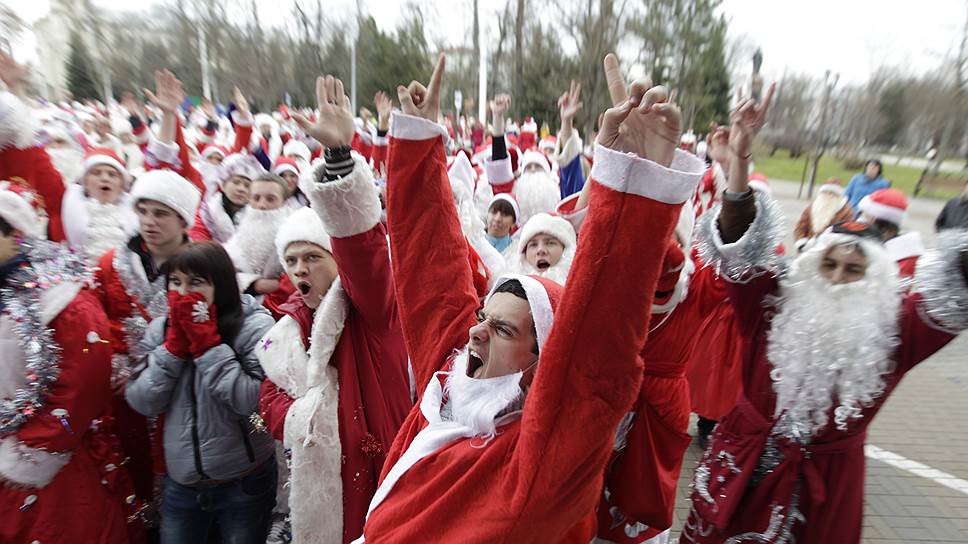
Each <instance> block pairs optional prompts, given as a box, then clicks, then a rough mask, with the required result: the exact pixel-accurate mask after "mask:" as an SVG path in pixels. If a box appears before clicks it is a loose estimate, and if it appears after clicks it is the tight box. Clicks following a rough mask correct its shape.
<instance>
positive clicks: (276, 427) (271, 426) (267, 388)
mask: <svg viewBox="0 0 968 544" xmlns="http://www.w3.org/2000/svg"><path fill="white" fill-rule="evenodd" d="M292 403H293V400H292V397H290V396H289V395H288V394H286V392H285V391H283V390H282V389H279V387H277V386H276V384H274V383H272V380H268V379H267V380H264V381H263V382H262V389H260V391H259V415H261V416H262V421H264V422H265V424H266V429H267V430H268V431H269V434H270V435H272V438H275V439H276V440H282V439H283V431H284V429H285V428H286V414H288V413H289V407H290V406H292Z"/></svg>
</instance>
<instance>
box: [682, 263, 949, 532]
mask: <svg viewBox="0 0 968 544" xmlns="http://www.w3.org/2000/svg"><path fill="white" fill-rule="evenodd" d="M948 279H949V280H950V281H952V282H956V281H964V280H963V278H948ZM962 289H964V287H962ZM776 293H777V278H776V277H775V276H773V275H771V274H765V275H761V276H759V277H757V278H755V279H752V280H750V281H748V282H747V283H729V296H730V300H731V302H732V304H733V307H734V308H735V311H736V316H737V318H738V321H739V324H740V333H741V334H742V336H743V337H744V338H747V339H748V342H746V347H745V352H744V353H745V357H744V361H743V395H742V397H741V398H740V400H739V402H738V404H737V405H736V407H735V408H734V409H733V410H732V411H731V412H730V413H729V415H727V416H726V418H725V419H723V420H722V421H721V422H720V423H719V426H718V427H717V428H716V432H715V433H714V434H713V437H712V442H711V443H710V445H709V448H708V449H707V450H706V454H705V455H704V456H703V459H702V461H701V462H700V465H699V468H698V469H697V477H696V482H695V487H694V491H693V494H692V508H693V509H692V510H691V511H690V515H689V519H688V520H687V522H686V524H685V527H684V533H683V534H684V538H687V539H688V540H689V541H690V542H695V543H699V544H702V543H713V542H716V543H718V542H723V541H724V540H725V539H728V538H729V537H731V536H733V535H740V534H746V536H747V539H748V540H752V539H753V538H754V537H752V536H749V535H751V534H755V535H758V536H759V538H760V540H759V541H761V542H769V543H773V542H786V541H787V539H788V538H789V537H791V536H792V537H793V538H795V539H796V542H837V543H844V544H849V543H851V542H860V537H861V526H862V520H863V508H864V478H863V475H864V465H865V460H864V441H865V439H866V437H867V427H868V426H869V425H870V423H871V422H872V421H873V419H874V416H875V415H877V412H878V411H879V410H880V408H881V406H883V405H884V402H885V401H886V400H887V398H888V397H889V396H890V394H891V393H892V392H893V390H894V388H895V387H896V386H897V384H898V383H899V382H900V380H901V378H902V377H903V376H904V375H905V374H906V373H907V372H908V371H909V370H911V369H912V368H913V367H914V366H915V365H917V364H918V363H919V362H921V361H923V360H924V359H926V358H927V357H929V356H930V355H932V354H933V353H934V352H936V351H937V350H939V349H940V348H942V347H943V346H944V345H945V344H947V343H948V342H949V341H951V339H952V338H954V336H953V335H952V334H951V333H949V332H945V331H944V330H942V329H941V327H940V326H939V325H938V324H936V323H933V322H930V323H929V322H926V321H925V319H926V318H925V317H922V314H923V310H922V309H921V308H919V305H921V304H922V296H921V294H920V293H919V294H913V295H911V294H909V295H907V296H906V297H905V299H904V301H903V303H902V306H901V310H900V314H899V316H898V319H899V323H900V326H899V331H898V332H899V339H900V344H899V346H898V348H897V350H896V351H895V353H894V355H893V358H894V360H895V362H896V366H895V369H894V371H893V372H892V373H891V374H890V375H888V376H886V387H885V390H884V393H883V394H882V395H881V396H880V397H878V398H877V399H876V400H875V401H874V403H873V404H872V405H871V406H868V407H866V408H865V409H864V410H863V412H862V416H861V418H860V419H856V420H852V421H851V422H850V423H849V424H848V428H847V430H846V431H840V430H838V429H837V428H836V426H834V425H830V426H829V427H828V428H827V429H826V430H824V431H822V432H821V433H820V434H819V435H817V436H815V437H814V438H812V439H811V440H812V442H811V444H810V445H807V446H804V447H801V446H799V445H798V444H795V443H791V442H788V441H786V439H783V438H780V437H771V429H772V427H773V425H774V423H775V419H774V417H773V414H774V411H775V407H776V393H775V392H774V390H773V381H772V379H771V378H770V371H771V370H772V368H773V367H772V365H771V364H770V362H769V360H768V359H767V355H766V352H767V338H768V334H769V331H770V321H769V318H770V316H771V314H772V311H773V310H772V309H771V308H765V307H764V305H763V300H764V298H765V297H767V296H768V295H775V294H776ZM831 421H833V418H832V417H831ZM753 478H757V480H758V483H757V484H756V485H751V484H750V482H751V480H752V479H753ZM790 541H792V539H790Z"/></svg>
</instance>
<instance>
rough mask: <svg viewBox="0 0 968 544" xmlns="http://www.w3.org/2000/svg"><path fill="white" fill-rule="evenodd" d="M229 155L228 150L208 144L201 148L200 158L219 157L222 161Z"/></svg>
mask: <svg viewBox="0 0 968 544" xmlns="http://www.w3.org/2000/svg"><path fill="white" fill-rule="evenodd" d="M228 154H229V152H228V150H227V149H225V148H224V147H222V146H220V145H215V144H208V145H206V146H205V147H204V148H202V158H203V159H208V158H209V157H211V156H212V155H221V156H222V158H223V159H224V158H225V157H227V156H228Z"/></svg>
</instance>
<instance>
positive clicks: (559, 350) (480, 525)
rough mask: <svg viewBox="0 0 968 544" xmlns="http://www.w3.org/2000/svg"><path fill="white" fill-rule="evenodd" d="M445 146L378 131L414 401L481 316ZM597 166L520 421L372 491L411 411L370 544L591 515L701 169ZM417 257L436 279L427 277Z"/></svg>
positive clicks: (539, 538)
mask: <svg viewBox="0 0 968 544" xmlns="http://www.w3.org/2000/svg"><path fill="white" fill-rule="evenodd" d="M444 134H445V132H444V129H443V128H442V127H440V126H438V125H436V124H433V123H430V122H427V121H424V120H421V119H416V118H413V117H408V116H402V115H396V117H395V119H394V121H393V124H392V128H391V136H392V139H391V143H390V178H391V179H392V181H391V182H390V184H389V187H390V192H389V195H388V197H389V201H388V212H389V213H388V217H389V221H390V237H391V238H390V240H391V250H392V251H393V266H394V280H395V282H396V286H397V297H398V304H399V306H400V310H401V317H402V322H403V329H404V336H405V338H406V340H407V346H408V348H409V349H408V352H409V353H410V356H411V362H412V365H413V369H414V375H415V382H416V383H417V384H419V385H418V387H419V389H420V390H421V392H422V393H421V400H423V399H424V393H423V391H424V388H425V387H427V384H429V383H430V382H431V380H435V379H438V378H436V377H434V375H433V374H434V373H435V372H436V371H438V370H440V369H441V368H443V367H445V366H446V365H447V364H448V361H449V359H450V357H451V354H452V353H453V351H454V350H455V349H456V348H460V347H462V346H464V345H465V344H466V342H467V338H468V332H467V331H468V330H469V329H470V328H471V327H472V326H474V324H475V323H476V319H475V312H476V310H477V308H478V307H479V303H478V299H477V295H476V293H475V292H474V288H473V282H472V280H471V274H470V270H469V269H468V267H467V265H466V262H467V256H466V244H464V243H463V241H462V234H461V230H460V226H459V222H458V219H457V215H456V210H455V209H454V206H453V200H452V197H451V192H450V185H449V182H448V178H447V172H446V168H447V166H446V164H447V163H446V159H445V156H444V148H443V143H442V138H441V136H443V135H444ZM597 153H598V159H597V160H596V163H595V164H596V170H595V171H593V173H592V178H593V179H594V180H595V181H594V182H593V183H594V185H593V186H592V189H591V190H592V199H593V200H594V202H595V206H594V207H593V209H592V210H591V211H590V212H589V217H588V220H587V221H586V223H585V224H584V227H583V232H582V236H583V238H582V244H583V245H582V250H581V251H580V252H579V254H578V257H576V259H575V263H574V265H573V267H572V269H571V273H570V275H569V287H568V289H567V290H566V291H565V294H564V297H563V299H562V301H561V303H560V305H559V307H558V310H557V315H556V317H555V325H554V327H553V329H552V331H551V335H550V336H549V338H548V340H547V342H546V343H545V345H544V347H543V348H542V351H541V363H540V364H539V367H538V368H539V369H538V372H537V374H536V377H535V380H534V383H533V384H532V386H531V388H530V392H529V394H528V399H527V401H526V403H525V407H524V410H523V416H522V417H521V418H520V419H515V420H514V421H512V422H510V423H507V424H506V425H504V426H502V427H500V430H499V432H498V434H497V436H495V437H494V439H493V440H491V441H490V442H489V443H487V444H486V445H483V444H481V443H480V440H474V439H469V438H457V439H455V440H453V441H451V442H448V443H443V444H441V445H440V447H439V448H437V449H435V450H433V449H432V448H431V449H432V450H433V451H428V452H425V453H426V455H425V456H423V457H422V458H421V459H419V460H418V461H416V462H415V463H413V464H412V465H410V466H409V468H408V469H407V470H405V471H404V472H402V475H399V478H398V479H396V481H395V482H394V483H393V484H392V485H391V487H390V488H389V489H385V488H384V487H383V486H387V485H388V482H387V481H386V478H387V474H389V468H390V467H394V465H395V464H396V463H398V462H401V460H402V459H403V456H404V455H405V454H407V459H405V460H403V461H402V462H403V463H404V464H405V465H406V464H409V462H410V461H411V456H412V455H413V454H414V453H415V452H411V450H410V448H411V445H412V444H413V443H414V440H415V438H416V437H417V436H418V434H420V433H421V431H422V430H423V429H424V428H425V427H427V426H428V419H427V418H426V417H425V415H424V413H423V412H421V409H420V407H416V408H415V409H414V410H413V411H411V413H410V415H409V416H408V417H407V420H406V422H405V423H404V426H403V427H402V428H401V431H400V433H399V434H398V435H397V439H396V440H395V441H394V444H393V447H392V449H391V451H390V454H389V456H388V458H387V463H386V467H387V468H386V469H385V474H384V476H383V478H384V481H382V482H381V490H378V492H377V496H376V497H380V496H381V492H382V493H383V500H382V502H380V503H379V504H375V505H371V509H372V510H371V512H370V514H369V517H368V520H367V524H366V527H365V531H364V535H365V538H366V540H367V541H370V542H381V543H387V542H389V543H392V542H408V543H409V542H462V543H474V542H496V541H501V542H515V543H527V542H542V543H547V542H560V541H562V540H563V539H564V538H566V534H567V533H568V532H569V530H571V529H572V528H574V527H575V524H576V523H578V522H579V521H580V520H582V519H587V517H588V516H589V513H590V512H592V511H593V510H594V507H595V504H596V502H597V500H598V496H599V493H600V489H601V478H602V476H601V475H602V471H603V470H604V468H605V464H606V462H607V460H608V457H609V454H610V452H611V449H612V443H613V435H614V429H615V426H616V425H617V424H618V422H619V420H620V419H621V418H622V416H623V415H624V414H625V413H626V412H628V410H629V408H630V407H631V406H632V403H633V401H634V399H635V395H636V393H637V392H638V389H639V385H640V383H641V379H642V362H641V360H640V358H639V357H638V354H639V351H640V350H641V348H642V346H643V345H644V342H645V337H646V332H647V327H646V325H647V323H648V320H649V312H648V308H649V307H650V305H651V303H652V297H653V295H654V291H655V286H656V282H657V279H658V275H659V270H658V263H660V262H661V261H662V254H663V252H664V247H665V245H664V243H662V242H663V241H664V240H667V239H668V237H669V236H670V234H671V232H672V227H673V224H674V223H675V221H676V217H677V215H678V210H679V207H680V204H681V203H682V202H683V201H684V200H686V198H687V197H688V196H689V195H690V194H691V193H692V191H693V190H694V188H695V183H696V182H697V181H698V179H699V175H700V174H701V167H700V166H699V165H698V164H695V163H696V162H698V161H695V162H692V161H690V160H689V159H688V158H686V157H684V156H682V155H677V158H676V161H674V163H673V168H672V169H666V168H662V167H660V166H658V165H656V164H654V163H651V162H648V161H645V160H642V159H638V158H634V157H632V156H631V155H626V154H622V153H617V152H614V151H611V150H608V149H605V148H601V147H599V149H598V151H597ZM684 170H685V171H684ZM658 199H662V200H664V202H663V201H660V200H658ZM415 201H421V202H423V203H424V204H425V206H426V208H429V209H431V210H433V211H434V213H425V209H424V207H423V206H421V207H416V206H413V205H412V203H413V202H415ZM667 202H668V203H667ZM628 233H635V235H634V236H630V235H627V234H628ZM428 258H430V259H431V260H432V262H433V263H434V266H432V267H428V266H426V263H427V259H428ZM632 263H637V264H636V265H635V266H633V265H632ZM642 263H656V265H655V266H645V265H644V264H642ZM428 285H431V286H432V285H445V286H447V288H446V289H441V290H438V289H428ZM602 323H609V326H607V327H602ZM428 391H433V388H428ZM431 400H433V399H431ZM438 419H439V416H438ZM482 446H483V447H482ZM394 472H398V473H399V469H394ZM375 501H376V499H375ZM441 520H459V521H458V522H455V523H442V522H441ZM581 529H584V531H582V533H583V534H577V535H575V534H573V535H571V536H572V537H575V538H576V540H575V541H578V542H581V541H583V542H588V541H589V540H590V539H591V536H592V532H593V530H592V529H591V528H589V527H583V528H581Z"/></svg>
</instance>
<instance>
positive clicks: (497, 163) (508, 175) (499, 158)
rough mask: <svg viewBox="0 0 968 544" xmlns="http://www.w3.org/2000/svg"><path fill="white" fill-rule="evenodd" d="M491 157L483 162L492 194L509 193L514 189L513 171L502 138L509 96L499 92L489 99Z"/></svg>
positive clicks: (509, 102)
mask: <svg viewBox="0 0 968 544" xmlns="http://www.w3.org/2000/svg"><path fill="white" fill-rule="evenodd" d="M490 106H491V158H490V159H488V160H487V161H485V162H484V170H485V171H486V172H487V181H488V183H490V184H491V190H492V191H494V194H498V193H510V192H511V190H512V189H514V171H513V170H512V169H511V157H510V155H508V147H507V146H508V144H507V141H506V140H505V139H504V116H505V115H507V112H508V109H509V108H510V107H511V97H510V96H509V95H506V94H499V95H497V96H495V97H494V100H492V101H491V104H490Z"/></svg>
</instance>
